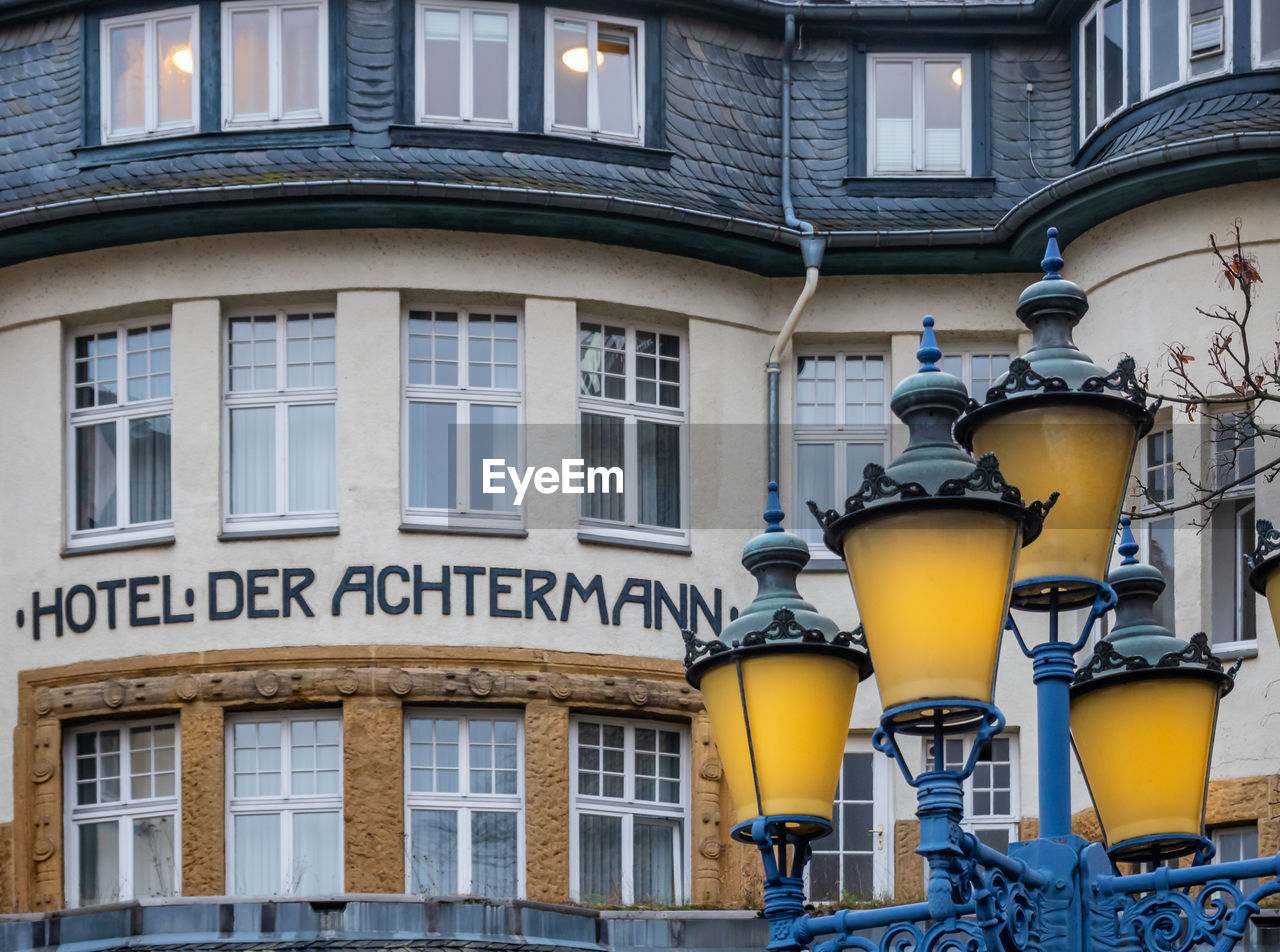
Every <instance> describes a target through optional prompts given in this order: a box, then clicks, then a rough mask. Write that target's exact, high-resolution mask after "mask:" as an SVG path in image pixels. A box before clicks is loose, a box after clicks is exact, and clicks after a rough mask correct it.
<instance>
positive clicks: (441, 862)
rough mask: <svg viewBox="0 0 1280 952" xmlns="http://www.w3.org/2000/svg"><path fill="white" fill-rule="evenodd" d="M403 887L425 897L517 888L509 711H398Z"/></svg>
mask: <svg viewBox="0 0 1280 952" xmlns="http://www.w3.org/2000/svg"><path fill="white" fill-rule="evenodd" d="M405 735H406V736H405V757H406V769H405V779H406V785H405V786H406V800H407V811H408V821H407V824H406V825H407V828H408V832H409V837H408V846H409V856H408V862H407V863H406V864H405V866H406V875H407V880H408V889H409V892H411V893H416V894H418V895H427V896H449V895H459V894H461V895H474V896H487V897H489V898H494V899H503V898H507V899H511V898H519V897H520V896H521V895H523V893H524V814H523V805H524V791H523V776H522V774H523V770H522V767H521V765H522V764H523V762H524V756H523V752H522V745H523V736H522V724H521V721H520V718H519V717H518V716H517V715H515V714H488V713H484V714H451V713H432V712H426V711H424V712H420V713H419V712H414V713H411V714H409V715H408V716H407V717H406V718H405Z"/></svg>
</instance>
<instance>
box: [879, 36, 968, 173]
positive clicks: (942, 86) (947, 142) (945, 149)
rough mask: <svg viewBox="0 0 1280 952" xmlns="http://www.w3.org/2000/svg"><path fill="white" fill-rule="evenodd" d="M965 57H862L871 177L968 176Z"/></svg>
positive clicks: (946, 54) (962, 55)
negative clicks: (865, 71) (866, 93)
mask: <svg viewBox="0 0 1280 952" xmlns="http://www.w3.org/2000/svg"><path fill="white" fill-rule="evenodd" d="M969 62H970V59H969V56H968V54H958V53H939V54H930V55H922V54H907V53H901V54H900V53H892V54H890V53H873V54H871V55H870V56H868V57H867V75H868V79H867V88H868V95H867V103H868V107H869V109H870V113H871V114H870V116H869V117H868V121H867V138H868V143H869V146H870V153H871V155H870V160H869V161H868V163H867V165H868V169H869V171H870V173H871V174H872V175H968V174H969V169H970V161H969V160H970V154H969V153H970V138H969V136H970V132H969V125H970V120H969V113H970V102H969V99H970V93H969V88H970V86H971V85H972V82H971V77H970V75H969Z"/></svg>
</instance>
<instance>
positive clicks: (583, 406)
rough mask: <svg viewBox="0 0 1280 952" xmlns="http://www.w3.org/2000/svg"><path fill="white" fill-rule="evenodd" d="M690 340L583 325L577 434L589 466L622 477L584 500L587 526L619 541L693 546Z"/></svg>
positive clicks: (665, 332)
mask: <svg viewBox="0 0 1280 952" xmlns="http://www.w3.org/2000/svg"><path fill="white" fill-rule="evenodd" d="M687 386H688V383H687V377H686V370H685V359H684V340H683V337H682V336H681V335H680V334H679V333H678V332H676V331H668V330H661V329H658V328H645V327H634V326H627V325H623V324H612V323H609V322H600V321H583V322H582V323H580V324H579V326H578V432H579V446H580V449H581V452H582V458H583V460H584V461H585V464H586V466H587V467H600V468H603V469H610V470H616V471H618V472H621V474H622V476H623V478H622V481H621V483H622V485H621V490H622V491H620V492H619V491H617V490H618V485H617V482H616V481H609V480H600V481H597V482H596V483H595V484H594V488H593V487H592V486H588V487H587V491H586V492H585V493H584V494H583V496H582V506H581V510H580V511H581V528H582V531H583V532H585V533H589V534H598V535H602V536H611V537H615V538H634V539H650V540H652V539H656V540H667V541H671V542H675V543H681V542H684V541H687V539H688V531H687V526H686V522H685V499H684V494H685V490H686V481H687V478H688V477H687V460H686V450H685V433H684V428H685V423H686V421H687V419H688V407H687V394H686V391H687Z"/></svg>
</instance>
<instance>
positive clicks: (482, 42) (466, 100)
mask: <svg viewBox="0 0 1280 952" xmlns="http://www.w3.org/2000/svg"><path fill="white" fill-rule="evenodd" d="M416 24H417V50H416V56H417V64H418V67H417V71H416V80H415V81H416V85H417V102H418V122H419V123H422V124H431V125H464V126H470V127H475V126H479V127H492V128H497V129H514V128H515V126H516V104H517V98H518V88H519V87H518V76H519V67H518V64H519V53H520V42H519V39H520V34H519V30H518V29H517V27H518V24H519V8H518V7H516V6H514V5H512V4H507V3H452V2H447V0H446V2H428V0H419V2H418V5H417V19H416Z"/></svg>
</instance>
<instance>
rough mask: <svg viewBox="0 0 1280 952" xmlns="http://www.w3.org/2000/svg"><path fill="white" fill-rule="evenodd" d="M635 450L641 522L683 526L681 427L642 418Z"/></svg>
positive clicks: (676, 526)
mask: <svg viewBox="0 0 1280 952" xmlns="http://www.w3.org/2000/svg"><path fill="white" fill-rule="evenodd" d="M636 450H637V458H638V462H639V468H640V472H639V484H640V488H639V492H640V518H639V521H640V523H641V524H642V525H648V526H666V527H667V528H671V529H678V528H680V428H679V427H678V426H673V425H671V424H667V423H653V422H651V421H648V420H641V421H639V422H638V423H637V424H636ZM584 498H585V497H584Z"/></svg>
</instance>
